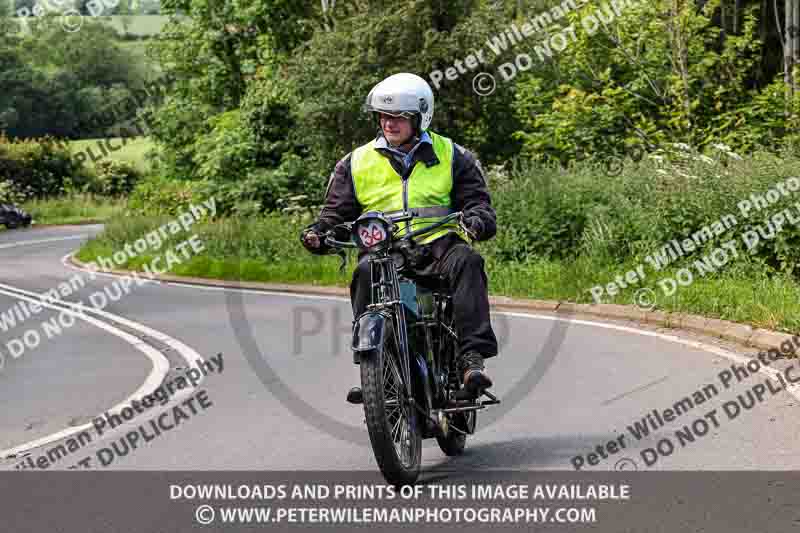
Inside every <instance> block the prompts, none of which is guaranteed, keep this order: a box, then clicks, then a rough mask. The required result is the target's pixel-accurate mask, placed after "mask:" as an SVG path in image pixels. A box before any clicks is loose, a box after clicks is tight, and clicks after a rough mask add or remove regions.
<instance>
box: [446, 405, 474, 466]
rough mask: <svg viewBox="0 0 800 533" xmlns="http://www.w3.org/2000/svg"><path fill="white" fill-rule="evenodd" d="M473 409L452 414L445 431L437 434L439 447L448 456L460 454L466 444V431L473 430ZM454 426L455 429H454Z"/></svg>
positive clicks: (470, 431)
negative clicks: (443, 433)
mask: <svg viewBox="0 0 800 533" xmlns="http://www.w3.org/2000/svg"><path fill="white" fill-rule="evenodd" d="M476 416H477V415H476V414H475V411H467V412H464V413H456V414H454V415H453V416H452V417H451V418H450V421H449V424H448V428H447V433H446V434H445V435H437V437H436V442H438V443H439V448H441V450H442V452H444V454H445V455H448V456H454V455H461V454H462V453H464V448H465V447H466V445H467V435H466V433H472V432H473V431H475V418H476ZM454 426H455V429H454Z"/></svg>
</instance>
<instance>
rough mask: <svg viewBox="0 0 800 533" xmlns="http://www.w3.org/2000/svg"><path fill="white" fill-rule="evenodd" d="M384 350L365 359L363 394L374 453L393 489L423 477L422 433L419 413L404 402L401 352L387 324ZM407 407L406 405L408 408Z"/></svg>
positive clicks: (392, 328)
mask: <svg viewBox="0 0 800 533" xmlns="http://www.w3.org/2000/svg"><path fill="white" fill-rule="evenodd" d="M386 329H387V331H386V335H385V337H384V341H383V343H384V344H383V350H380V351H379V353H376V354H374V355H372V356H371V357H362V359H361V364H360V365H359V366H360V367H361V391H362V394H363V398H364V415H365V418H366V422H367V431H368V432H369V440H370V442H371V443H372V451H373V452H374V453H375V459H376V461H377V462H378V467H379V468H380V470H381V473H382V474H383V477H384V478H385V479H386V481H387V482H389V483H390V484H392V485H395V486H399V485H410V484H412V483H414V482H415V481H416V480H417V477H418V476H419V469H420V463H421V462H422V431H421V428H420V426H419V417H418V414H417V412H416V409H414V407H412V406H411V405H409V404H408V403H405V402H402V401H401V398H402V396H401V394H402V391H403V390H404V387H403V386H402V380H401V377H400V376H401V373H400V369H399V367H398V360H399V358H398V355H399V349H398V344H397V341H396V337H395V333H394V327H393V325H392V324H391V323H387V327H386ZM404 404H405V405H404Z"/></svg>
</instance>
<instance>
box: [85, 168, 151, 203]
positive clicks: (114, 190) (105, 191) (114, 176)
mask: <svg viewBox="0 0 800 533" xmlns="http://www.w3.org/2000/svg"><path fill="white" fill-rule="evenodd" d="M94 172H95V175H94V177H93V179H92V180H91V181H90V182H89V186H88V191H89V192H91V193H93V194H99V195H101V196H114V197H116V196H125V195H128V194H130V193H131V192H132V191H133V189H134V188H135V187H136V184H137V183H138V182H139V181H140V180H141V175H140V174H139V171H138V170H136V169H135V168H134V167H133V166H132V165H130V164H129V163H125V162H124V161H115V160H113V159H105V160H103V161H99V162H98V163H97V164H96V165H95V166H94Z"/></svg>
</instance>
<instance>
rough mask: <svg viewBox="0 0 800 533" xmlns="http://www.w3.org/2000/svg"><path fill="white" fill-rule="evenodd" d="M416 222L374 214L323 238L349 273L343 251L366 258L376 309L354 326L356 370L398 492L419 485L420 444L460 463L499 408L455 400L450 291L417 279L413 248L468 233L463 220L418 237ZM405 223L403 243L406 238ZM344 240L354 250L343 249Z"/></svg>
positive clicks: (406, 215) (370, 424) (375, 439)
mask: <svg viewBox="0 0 800 533" xmlns="http://www.w3.org/2000/svg"><path fill="white" fill-rule="evenodd" d="M418 213H419V211H417V210H413V209H412V210H410V211H401V212H399V213H380V212H368V213H364V214H362V215H361V216H360V217H359V218H358V219H357V220H356V221H355V222H351V223H346V224H340V225H338V226H336V227H335V228H333V229H332V230H331V231H329V232H326V233H325V234H323V237H324V239H325V243H326V244H327V245H328V246H329V247H331V249H332V250H334V251H336V252H337V253H338V254H339V255H340V256H341V257H342V259H343V263H342V267H344V264H345V263H344V256H345V254H344V249H345V248H359V249H361V250H364V251H365V252H366V253H367V254H368V260H369V264H370V274H371V279H372V299H371V301H372V303H371V304H370V305H369V306H368V307H367V310H366V311H365V312H364V313H363V314H361V316H358V317H356V318H355V320H354V321H353V341H352V351H353V362H354V363H356V364H358V365H360V371H361V391H362V400H363V405H364V415H365V422H366V425H367V430H368V432H369V437H370V442H371V444H372V449H373V452H374V454H375V459H376V460H377V462H378V466H379V467H380V470H381V473H382V474H383V476H384V478H385V479H386V481H388V482H389V483H391V484H393V485H404V484H412V483H414V482H415V481H416V480H417V477H418V476H419V470H420V462H421V459H422V439H428V438H434V437H435V438H436V440H437V442H438V444H439V447H440V448H441V450H442V451H443V452H444V453H445V454H447V455H460V454H461V453H463V451H464V447H465V445H466V438H467V435H471V434H473V433H474V431H475V424H476V419H477V412H478V411H479V410H481V409H484V408H486V406H488V405H494V404H498V403H500V400H498V399H497V397H495V396H493V395H492V394H491V393H489V392H487V391H483V393H482V395H481V397H480V398H478V399H476V400H459V399H457V398H458V396H459V395H458V392H459V391H460V390H461V389H462V387H463V383H462V379H461V376H460V375H459V372H458V371H457V370H456V364H455V356H456V349H457V346H458V334H457V332H456V330H455V326H454V319H453V308H452V296H451V293H450V289H449V287H448V286H447V283H446V281H445V280H444V279H441V278H429V277H425V278H421V277H418V278H416V279H415V278H413V277H412V272H411V271H410V270H409V268H410V267H411V265H412V264H413V261H414V258H415V254H416V253H417V252H418V251H419V250H420V249H421V248H420V247H419V244H418V243H417V242H416V241H415V240H414V239H416V238H418V237H420V236H422V235H426V234H428V233H430V232H432V231H434V230H436V229H438V228H440V227H441V226H444V225H445V224H452V223H454V222H455V221H457V223H458V225H459V226H460V227H461V228H462V229H463V230H464V231H465V232H466V231H467V230H466V228H465V227H464V224H463V217H462V214H461V212H455V213H451V214H449V215H447V216H446V217H445V218H443V219H442V220H440V221H439V222H437V223H435V224H431V225H428V226H426V227H424V228H421V229H417V230H414V231H411V229H412V227H411V224H410V222H411V221H412V220H413V219H414V218H419V214H418ZM403 222H405V226H406V233H405V235H403V236H399V233H400V231H401V229H402V228H401V226H400V224H401V223H403ZM343 235H349V236H350V240H337V239H336V237H339V238H340V239H344V238H346V237H344V236H343ZM484 396H485V397H486V398H484Z"/></svg>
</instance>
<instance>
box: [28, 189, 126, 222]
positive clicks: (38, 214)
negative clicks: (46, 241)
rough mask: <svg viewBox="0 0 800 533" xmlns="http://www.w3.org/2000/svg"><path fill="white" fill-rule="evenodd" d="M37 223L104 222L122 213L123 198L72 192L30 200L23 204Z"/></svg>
mask: <svg viewBox="0 0 800 533" xmlns="http://www.w3.org/2000/svg"><path fill="white" fill-rule="evenodd" d="M22 207H23V209H25V210H26V211H27V212H28V213H30V214H31V216H32V217H33V220H34V221H35V222H36V223H37V224H77V223H81V222H104V221H106V220H109V219H111V218H113V217H114V216H116V215H119V214H121V213H122V210H123V209H124V207H125V201H124V200H118V199H113V198H105V197H102V196H94V195H91V194H74V195H71V196H64V197H60V198H51V199H47V200H31V201H29V202H26V203H25V204H23V206H22Z"/></svg>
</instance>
